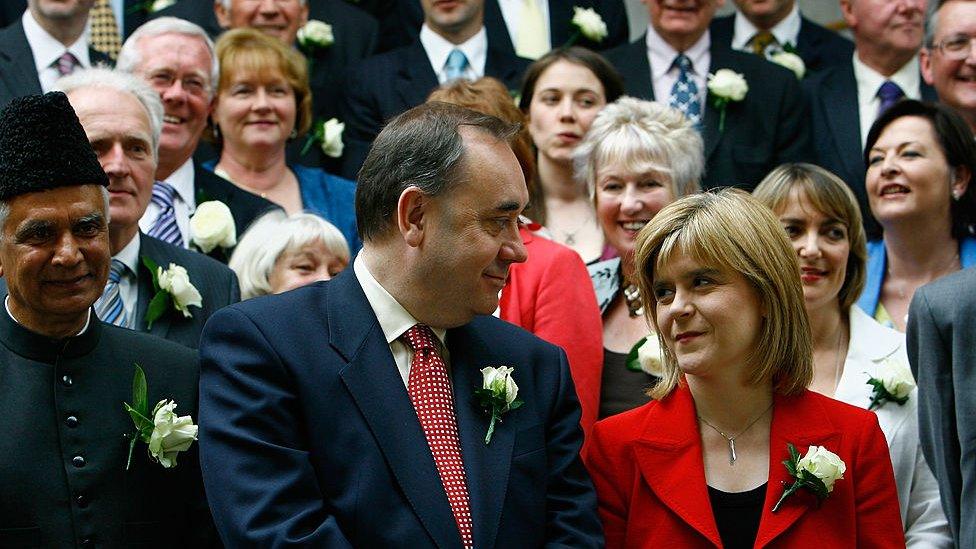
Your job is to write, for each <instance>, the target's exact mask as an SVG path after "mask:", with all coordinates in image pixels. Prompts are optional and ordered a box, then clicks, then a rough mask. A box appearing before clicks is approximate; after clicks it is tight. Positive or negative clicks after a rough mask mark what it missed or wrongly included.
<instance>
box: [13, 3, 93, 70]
mask: <svg viewBox="0 0 976 549" xmlns="http://www.w3.org/2000/svg"><path fill="white" fill-rule="evenodd" d="M21 21H22V22H23V25H24V34H25V35H26V36H27V43H28V45H30V49H31V52H33V54H34V66H35V67H36V68H37V72H41V71H42V70H44V69H47V68H49V67H50V66H51V64H53V63H54V62H55V61H57V60H58V59H59V58H60V57H61V56H62V55H63V54H64V52H65V51H69V52H71V53H72V54H73V55H74V56H75V58H76V59H77V60H78V62H79V63H81V66H82V67H90V66H91V60H90V59H89V57H88V31H87V30H86V31H85V32H83V33H81V36H80V37H78V40H76V41H75V43H74V44H71V45H70V46H68V47H67V48H65V47H64V44H62V43H61V42H58V41H57V39H55V38H54V37H53V36H51V35H50V34H48V32H47V31H46V30H44V29H43V28H41V25H40V24H39V23H38V22H37V21H36V20H35V19H34V16H33V15H32V14H31V12H30V10H27V11H25V12H24V15H23V17H22V18H21Z"/></svg>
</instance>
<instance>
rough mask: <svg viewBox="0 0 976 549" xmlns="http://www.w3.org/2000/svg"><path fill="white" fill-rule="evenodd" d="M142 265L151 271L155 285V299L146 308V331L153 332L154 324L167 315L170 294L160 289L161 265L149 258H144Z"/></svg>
mask: <svg viewBox="0 0 976 549" xmlns="http://www.w3.org/2000/svg"><path fill="white" fill-rule="evenodd" d="M142 264H143V265H145V266H146V268H147V269H149V273H150V274H152V285H153V292H154V295H153V298H152V300H151V301H150V302H149V306H148V307H146V316H145V320H146V329H147V330H151V329H152V325H153V322H156V320H158V319H159V317H161V316H163V314H164V313H166V308H167V307H168V306H169V292H165V291H163V290H162V289H160V287H159V265H157V264H156V262H155V261H153V260H152V259H150V258H149V257H148V256H142Z"/></svg>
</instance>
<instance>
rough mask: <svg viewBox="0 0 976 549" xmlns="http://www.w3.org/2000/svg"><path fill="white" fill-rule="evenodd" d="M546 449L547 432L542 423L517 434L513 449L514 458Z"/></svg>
mask: <svg viewBox="0 0 976 549" xmlns="http://www.w3.org/2000/svg"><path fill="white" fill-rule="evenodd" d="M545 447H546V430H545V426H544V425H543V424H541V423H538V424H536V425H533V426H531V427H527V428H525V429H522V430H520V431H519V432H517V433H515V445H514V446H513V447H512V457H513V458H517V457H519V456H521V455H525V454H529V453H531V452H535V451H538V450H543V449H545Z"/></svg>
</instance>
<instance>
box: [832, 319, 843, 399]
mask: <svg viewBox="0 0 976 549" xmlns="http://www.w3.org/2000/svg"><path fill="white" fill-rule="evenodd" d="M843 340H844V326H843V325H841V326H840V328H839V329H838V330H837V351H836V352H835V356H834V394H837V386H838V385H840V365H841V354H840V347H841V345H840V344H841V343H842V342H843Z"/></svg>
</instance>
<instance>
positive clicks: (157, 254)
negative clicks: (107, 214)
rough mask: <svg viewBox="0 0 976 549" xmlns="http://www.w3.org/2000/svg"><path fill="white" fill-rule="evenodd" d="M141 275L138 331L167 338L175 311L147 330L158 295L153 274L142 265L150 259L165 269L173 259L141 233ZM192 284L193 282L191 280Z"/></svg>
mask: <svg viewBox="0 0 976 549" xmlns="http://www.w3.org/2000/svg"><path fill="white" fill-rule="evenodd" d="M138 238H139V267H138V268H139V273H138V276H137V278H138V283H139V299H138V300H137V302H136V319H135V326H136V330H138V331H140V332H149V333H150V334H153V335H155V336H159V337H162V338H165V337H166V335H167V334H168V333H169V328H170V323H171V322H172V315H173V311H171V310H167V311H166V312H165V313H163V314H162V316H160V317H159V318H157V319H156V320H155V321H153V325H152V328H151V329H149V330H147V329H146V321H145V318H146V311H147V310H148V309H149V302H150V301H152V298H153V297H154V296H155V295H156V292H155V288H153V283H152V273H151V272H149V269H147V268H146V266H145V265H144V264H143V263H142V258H143V257H148V258H149V259H151V260H153V261H154V262H155V263H156V265H159V266H160V267H162V268H163V269H166V268H167V267H168V266H169V262H170V261H171V259H172V258H171V257H169V255H168V254H166V251H165V250H163V249H162V248H160V247H159V246H157V245H156V242H154V241H153V240H152V239H151V238H150V237H148V236H146V235H145V234H142V233H139V235H138ZM191 282H192V280H191Z"/></svg>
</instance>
